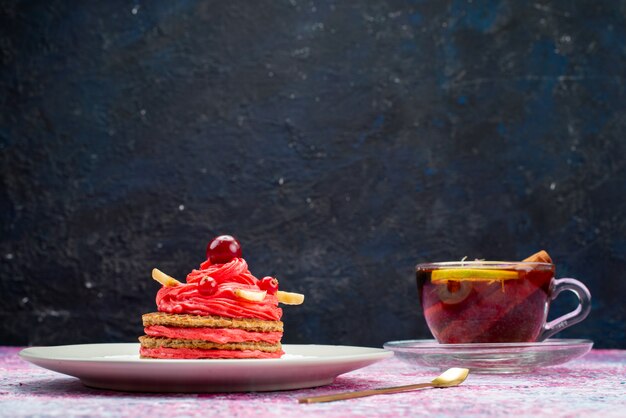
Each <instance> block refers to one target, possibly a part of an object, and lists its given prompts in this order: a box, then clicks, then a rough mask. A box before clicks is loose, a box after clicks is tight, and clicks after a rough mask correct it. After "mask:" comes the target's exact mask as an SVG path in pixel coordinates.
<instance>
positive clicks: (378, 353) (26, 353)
mask: <svg viewBox="0 0 626 418" xmlns="http://www.w3.org/2000/svg"><path fill="white" fill-rule="evenodd" d="M99 345H126V346H129V347H130V346H135V347H136V349H137V353H139V346H140V344H139V343H87V344H64V345H52V346H32V347H26V348H24V349H22V350H20V351H19V352H18V356H19V357H20V358H21V359H23V360H25V361H28V362H29V363H33V360H34V361H41V360H43V361H61V362H72V363H94V362H95V363H115V364H133V365H135V364H151V365H155V364H192V363H193V364H198V363H201V364H207V365H228V364H248V365H250V364H254V365H265V364H268V365H273V366H276V365H279V364H280V365H289V364H294V363H319V362H320V361H324V362H337V361H339V362H341V361H349V360H354V361H357V360H366V359H372V358H380V360H384V359H387V358H391V357H393V356H394V355H395V353H394V352H393V351H392V350H389V349H386V348H378V347H364V346H350V345H333V344H283V349H284V348H287V349H290V348H292V347H296V348H299V347H341V348H355V349H367V350H368V352H364V353H357V354H340V355H337V354H335V355H328V356H320V357H301V358H271V359H139V358H137V359H135V358H133V359H123V358H115V357H111V358H106V357H87V358H82V357H60V356H50V355H47V356H46V355H41V354H37V352H36V351H38V350H41V349H47V348H68V347H72V348H75V347H80V346H89V347H93V346H99ZM369 350H371V351H369ZM286 354H289V353H286ZM242 360H243V361H242Z"/></svg>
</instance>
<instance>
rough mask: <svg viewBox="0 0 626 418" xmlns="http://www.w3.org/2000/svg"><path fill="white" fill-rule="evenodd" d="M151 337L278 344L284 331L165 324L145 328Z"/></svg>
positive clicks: (222, 342)
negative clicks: (256, 330)
mask: <svg viewBox="0 0 626 418" xmlns="http://www.w3.org/2000/svg"><path fill="white" fill-rule="evenodd" d="M144 332H145V333H146V335H149V336H151V337H166V338H176V339H185V340H202V341H210V342H214V343H220V344H226V343H242V342H265V343H269V344H276V343H279V342H280V339H281V337H282V336H283V333H282V332H280V331H272V332H254V331H245V330H242V329H232V328H180V327H166V326H163V325H150V326H147V327H146V328H145V329H144Z"/></svg>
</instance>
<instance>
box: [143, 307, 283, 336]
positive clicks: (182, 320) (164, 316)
mask: <svg viewBox="0 0 626 418" xmlns="http://www.w3.org/2000/svg"><path fill="white" fill-rule="evenodd" d="M142 319H143V326H144V327H148V326H151V325H163V326H166V327H180V328H236V329H243V330H246V331H258V332H270V331H279V332H282V331H283V323H282V322H281V321H265V320H262V319H251V318H226V317H222V316H213V315H207V316H204V315H179V314H169V313H165V312H152V313H147V314H144V315H143V316H142Z"/></svg>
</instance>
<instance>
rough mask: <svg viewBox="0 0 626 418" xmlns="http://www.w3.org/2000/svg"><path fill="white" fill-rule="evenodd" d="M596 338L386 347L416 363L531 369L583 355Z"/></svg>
mask: <svg viewBox="0 0 626 418" xmlns="http://www.w3.org/2000/svg"><path fill="white" fill-rule="evenodd" d="M592 346H593V341H590V340H578V339H548V340H546V341H543V342H537V343H491V344H482V343H480V344H478V343H477V344H439V343H438V342H437V341H435V340H405V341H389V342H386V343H385V344H384V347H385V348H386V349H388V350H391V351H393V352H394V353H395V357H396V358H398V359H400V360H402V361H404V362H405V363H409V364H411V365H413V366H416V367H428V368H436V369H447V368H450V367H464V368H467V369H470V370H471V371H472V372H473V373H529V372H532V371H533V370H536V369H539V368H543V367H548V366H556V365H558V364H563V363H567V362H568V361H571V360H574V359H576V358H579V357H582V356H584V355H585V354H587V352H589V350H591V347H592Z"/></svg>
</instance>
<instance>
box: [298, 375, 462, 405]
mask: <svg viewBox="0 0 626 418" xmlns="http://www.w3.org/2000/svg"><path fill="white" fill-rule="evenodd" d="M468 374H469V370H468V369H460V368H457V367H453V368H451V369H448V370H446V371H445V372H443V373H441V374H440V375H439V376H437V377H436V378H434V379H433V380H432V381H431V382H430V383H418V384H413V385H404V386H393V387H389V388H380V389H369V390H359V391H356V392H343V393H335V394H334V395H322V396H313V397H311V398H301V399H298V402H299V403H319V402H333V401H341V400H344V399H354V398H364V397H366V396H372V395H381V394H385V393H399V392H407V391H410V390H415V389H422V388H429V387H433V388H448V387H452V386H458V385H460V384H461V383H463V381H464V380H465V379H466V378H467V375H468Z"/></svg>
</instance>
